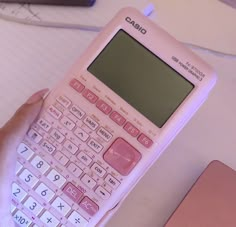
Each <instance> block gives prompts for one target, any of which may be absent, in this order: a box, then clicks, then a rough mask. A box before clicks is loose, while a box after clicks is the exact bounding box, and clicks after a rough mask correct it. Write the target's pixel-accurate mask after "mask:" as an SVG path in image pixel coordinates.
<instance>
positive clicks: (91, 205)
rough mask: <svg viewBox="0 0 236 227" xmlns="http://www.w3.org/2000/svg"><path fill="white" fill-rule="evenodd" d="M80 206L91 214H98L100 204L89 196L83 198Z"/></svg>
mask: <svg viewBox="0 0 236 227" xmlns="http://www.w3.org/2000/svg"><path fill="white" fill-rule="evenodd" d="M79 206H80V207H81V208H82V209H83V210H84V211H86V212H87V213H88V214H89V215H91V216H93V215H94V214H96V213H97V212H98V210H99V206H98V205H97V204H96V203H95V202H93V200H91V199H90V198H89V197H87V196H86V197H84V198H83V200H82V201H81V202H80V204H79Z"/></svg>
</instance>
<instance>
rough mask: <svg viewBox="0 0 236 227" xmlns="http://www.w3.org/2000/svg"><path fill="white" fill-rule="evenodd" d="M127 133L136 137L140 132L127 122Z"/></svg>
mask: <svg viewBox="0 0 236 227" xmlns="http://www.w3.org/2000/svg"><path fill="white" fill-rule="evenodd" d="M124 129H125V131H126V132H128V133H129V134H130V135H131V136H133V137H136V136H137V135H138V134H139V132H140V131H139V130H138V129H137V128H136V127H135V126H134V125H132V124H131V123H130V122H127V123H126V124H125V126H124Z"/></svg>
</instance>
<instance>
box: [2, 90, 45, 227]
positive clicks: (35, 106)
mask: <svg viewBox="0 0 236 227" xmlns="http://www.w3.org/2000/svg"><path fill="white" fill-rule="evenodd" d="M47 92H48V89H43V90H41V91H38V92H36V93H35V94H33V95H32V96H31V97H30V98H29V99H28V100H27V101H26V103H25V104H23V105H22V106H21V107H20V108H19V109H18V110H17V112H16V113H15V114H14V116H13V117H12V118H11V119H10V120H9V121H8V122H7V123H6V124H5V125H4V126H3V127H2V128H1V129H0V226H4V225H8V227H10V226H14V223H13V220H12V216H11V212H10V208H11V185H12V181H13V179H14V176H15V167H16V156H17V155H16V150H17V147H18V145H19V144H20V143H21V141H22V140H23V138H24V136H25V134H26V133H27V131H28V129H29V127H30V125H31V124H32V123H33V121H34V120H35V118H36V117H37V116H38V114H39V111H40V109H41V107H42V104H43V97H44V96H45V94H46V93H47Z"/></svg>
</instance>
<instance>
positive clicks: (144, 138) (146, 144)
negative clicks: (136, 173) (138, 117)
mask: <svg viewBox="0 0 236 227" xmlns="http://www.w3.org/2000/svg"><path fill="white" fill-rule="evenodd" d="M138 141H139V142H140V143H141V144H142V145H143V146H144V147H146V148H149V147H151V146H152V144H153V141H152V140H151V139H150V138H148V137H147V136H146V135H144V134H141V135H140V136H139V137H138Z"/></svg>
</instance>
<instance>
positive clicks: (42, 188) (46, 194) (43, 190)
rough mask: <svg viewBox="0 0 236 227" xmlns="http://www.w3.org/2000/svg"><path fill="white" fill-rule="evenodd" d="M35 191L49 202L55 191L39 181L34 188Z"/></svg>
mask: <svg viewBox="0 0 236 227" xmlns="http://www.w3.org/2000/svg"><path fill="white" fill-rule="evenodd" d="M35 192H36V193H37V194H38V195H40V196H41V197H42V198H43V199H44V200H46V201H47V202H50V200H51V199H52V198H53V196H54V195H55V193H54V192H53V191H52V190H51V189H49V188H48V187H47V186H46V185H45V184H43V183H41V184H40V185H39V186H38V187H37V188H36V190H35Z"/></svg>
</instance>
